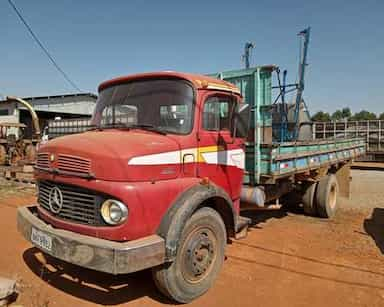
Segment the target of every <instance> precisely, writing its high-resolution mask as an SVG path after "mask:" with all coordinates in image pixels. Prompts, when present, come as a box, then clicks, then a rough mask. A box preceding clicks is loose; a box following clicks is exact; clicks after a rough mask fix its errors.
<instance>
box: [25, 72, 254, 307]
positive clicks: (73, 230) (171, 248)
mask: <svg viewBox="0 0 384 307" xmlns="http://www.w3.org/2000/svg"><path fill="white" fill-rule="evenodd" d="M248 118H249V108H247V105H244V104H242V97H241V94H240V91H239V89H238V88H236V87H235V86H234V85H233V84H231V83H228V82H226V81H222V80H217V79H213V78H210V77H206V76H202V75H193V74H185V73H176V72H159V73H148V74H140V75H132V76H128V77H122V78H117V79H113V80H110V81H107V82H104V83H102V84H101V85H100V86H99V98H98V100H97V104H96V107H95V110H94V114H93V118H92V125H93V129H92V130H91V131H87V132H84V133H81V134H75V135H70V136H65V137H61V138H57V139H54V140H51V141H49V142H47V143H46V144H44V145H42V146H41V147H40V149H39V151H38V158H37V163H36V167H35V171H36V173H35V175H36V179H37V185H38V204H37V205H34V206H30V207H26V208H22V209H20V210H19V214H18V225H19V230H20V232H21V233H22V234H23V235H24V236H25V238H26V239H28V240H29V241H31V242H32V243H33V244H34V245H36V246H37V247H39V248H40V249H41V250H43V251H44V252H46V253H48V254H50V255H52V256H54V257H56V258H59V259H62V260H64V261H67V262H70V263H74V264H77V265H80V266H83V267H87V268H90V269H95V270H99V271H104V272H108V273H112V274H122V273H130V272H134V271H138V270H142V269H145V268H149V267H152V268H153V272H154V273H153V275H154V279H155V282H156V284H157V285H158V287H159V289H160V291H162V292H163V293H164V294H166V295H167V296H169V297H171V298H173V299H175V300H176V301H179V302H188V301H191V300H192V299H194V298H196V297H197V296H199V295H201V294H203V293H204V292H205V291H207V290H208V288H209V287H210V285H211V284H212V282H213V280H214V279H215V278H216V276H217V274H218V272H219V270H220V268H221V266H222V264H223V261H224V248H225V243H226V241H227V238H228V237H230V236H236V235H238V234H239V233H242V232H244V229H246V227H247V219H245V218H241V217H240V215H239V211H240V194H241V189H242V184H243V174H244V163H245V162H244V161H245V152H244V148H245V145H244V141H245V140H244V136H245V133H246V132H247V125H248ZM179 272H182V274H181V275H180V273H179Z"/></svg>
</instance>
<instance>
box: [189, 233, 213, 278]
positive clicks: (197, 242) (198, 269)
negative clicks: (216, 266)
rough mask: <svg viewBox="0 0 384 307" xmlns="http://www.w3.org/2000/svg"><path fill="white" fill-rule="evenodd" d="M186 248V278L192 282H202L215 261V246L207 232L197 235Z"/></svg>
mask: <svg viewBox="0 0 384 307" xmlns="http://www.w3.org/2000/svg"><path fill="white" fill-rule="evenodd" d="M187 243H188V244H187V246H186V247H185V251H186V254H185V258H184V259H185V261H184V274H183V275H184V276H185V277H186V278H187V279H188V280H189V281H191V282H194V281H198V280H201V279H202V278H204V276H205V275H206V274H207V273H208V271H209V270H210V268H211V266H212V263H213V261H214V259H215V244H214V242H213V241H212V239H211V238H210V236H209V234H208V233H207V232H205V231H200V232H198V233H195V234H194V235H193V236H192V237H191V238H190V239H189V240H188V242H187Z"/></svg>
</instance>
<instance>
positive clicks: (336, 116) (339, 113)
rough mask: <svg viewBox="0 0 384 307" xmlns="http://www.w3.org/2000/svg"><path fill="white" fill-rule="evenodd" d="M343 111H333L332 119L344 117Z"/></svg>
mask: <svg viewBox="0 0 384 307" xmlns="http://www.w3.org/2000/svg"><path fill="white" fill-rule="evenodd" d="M343 117H344V116H343V112H342V111H340V110H336V111H335V112H333V113H332V116H331V119H332V120H341V119H343Z"/></svg>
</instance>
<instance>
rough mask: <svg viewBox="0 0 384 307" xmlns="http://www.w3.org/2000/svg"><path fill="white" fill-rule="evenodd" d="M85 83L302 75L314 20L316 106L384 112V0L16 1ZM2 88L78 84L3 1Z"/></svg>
mask: <svg viewBox="0 0 384 307" xmlns="http://www.w3.org/2000/svg"><path fill="white" fill-rule="evenodd" d="M13 2H14V3H15V5H16V6H17V7H18V8H19V9H20V11H21V12H22V14H23V16H24V18H25V19H26V20H27V22H28V23H29V24H30V26H31V27H32V29H33V30H34V32H35V33H36V34H37V36H38V37H39V38H40V40H41V41H42V42H43V43H44V45H45V46H46V47H47V49H48V50H49V51H50V53H51V54H52V55H53V57H54V58H55V60H56V61H57V62H58V63H59V65H60V66H61V67H62V68H63V70H64V71H65V72H66V73H67V74H68V75H69V76H70V78H71V79H72V80H73V81H74V82H75V83H76V84H77V85H78V86H79V87H80V89H81V90H82V91H83V92H93V93H96V92H97V86H98V84H100V83H101V82H102V81H104V80H107V79H110V78H113V77H116V76H121V75H128V74H132V73H138V72H148V71H159V70H176V71H184V72H194V73H212V72H218V71H225V70H232V69H239V68H242V67H243V65H244V64H243V63H242V62H241V54H242V53H243V49H244V44H245V42H246V41H251V42H254V43H255V44H256V48H255V49H254V50H253V53H252V59H251V65H252V66H255V65H265V64H276V65H278V66H279V67H280V68H281V70H284V69H287V70H288V81H289V82H295V80H296V78H297V70H298V69H297V65H298V57H299V40H298V37H297V35H296V34H297V33H298V32H299V31H301V30H303V29H304V28H306V27H307V26H311V29H312V32H311V41H310V45H309V51H308V63H309V66H308V68H307V74H306V79H305V82H306V83H305V85H306V87H305V90H304V98H305V101H306V103H307V105H308V107H309V110H310V112H311V113H312V114H313V113H315V112H316V111H319V110H324V111H328V112H333V111H334V110H336V109H338V108H342V107H350V108H351V109H352V111H353V112H357V111H360V110H362V109H365V110H369V111H372V112H375V113H381V112H384V86H383V85H384V77H383V76H384V75H383V74H384V60H383V56H384V17H383V16H384V1H383V0H381V1H380V0H364V1H361V0H333V1H330V0H323V1H322V0H307V1H297V0H289V1H287V0H285V1H281V0H273V1H271V0H269V1H264V0H251V1H248V0H236V1H234V0H231V1H227V0H221V1H209V0H205V1H201V0H194V1H184V0H177V1H174V0H169V1H167V0H153V1H149V0H147V1H146V0H129V1H124V0H120V1H119V0H114V1H102V0H81V1H80V0H77V1H71V0H61V1H49V0H45V1H44V0H34V1H28V0H13ZM0 34H1V35H0V39H1V44H0V46H1V47H0V72H1V73H0V93H1V94H2V95H17V96H21V97H26V96H46V95H57V94H67V93H73V92H75V90H74V89H73V88H72V87H71V86H70V85H69V84H68V83H67V82H66V81H65V79H64V78H63V77H62V75H61V74H60V73H59V72H58V71H57V70H56V69H55V68H54V67H53V65H52V64H51V63H50V62H49V60H48V59H47V57H46V56H45V54H44V53H43V52H42V50H41V49H40V48H39V47H38V45H37V44H36V43H35V42H34V41H33V39H32V38H31V36H30V34H29V33H28V32H27V31H26V29H25V27H24V25H23V24H22V23H21V21H20V20H19V19H18V18H17V16H16V14H15V12H14V11H13V10H12V8H11V7H10V5H9V4H8V1H6V0H2V1H0Z"/></svg>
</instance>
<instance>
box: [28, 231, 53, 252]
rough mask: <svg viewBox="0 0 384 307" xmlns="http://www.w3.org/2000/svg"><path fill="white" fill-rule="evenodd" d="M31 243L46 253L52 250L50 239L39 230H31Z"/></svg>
mask: <svg viewBox="0 0 384 307" xmlns="http://www.w3.org/2000/svg"><path fill="white" fill-rule="evenodd" d="M31 241H32V243H35V244H36V245H37V246H39V247H41V248H43V249H45V250H47V251H51V250H52V238H51V237H50V236H49V235H47V234H45V233H44V232H42V231H40V230H37V229H35V228H32V233H31Z"/></svg>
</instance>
